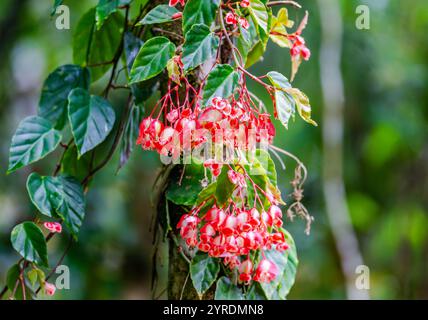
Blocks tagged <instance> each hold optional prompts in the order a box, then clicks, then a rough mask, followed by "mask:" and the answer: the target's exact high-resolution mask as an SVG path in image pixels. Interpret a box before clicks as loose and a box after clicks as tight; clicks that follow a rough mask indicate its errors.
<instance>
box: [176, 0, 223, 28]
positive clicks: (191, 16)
mask: <svg viewBox="0 0 428 320" xmlns="http://www.w3.org/2000/svg"><path fill="white" fill-rule="evenodd" d="M219 5H220V0H188V1H187V2H186V6H185V7H184V11H183V33H184V34H186V33H187V31H189V30H190V28H191V27H192V26H193V25H195V24H200V23H202V24H205V25H207V26H209V27H210V26H211V24H212V23H213V22H214V20H215V17H216V15H217V10H218V7H219Z"/></svg>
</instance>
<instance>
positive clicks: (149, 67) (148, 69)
mask: <svg viewBox="0 0 428 320" xmlns="http://www.w3.org/2000/svg"><path fill="white" fill-rule="evenodd" d="M174 52H175V45H174V44H173V43H172V42H171V41H169V40H168V38H165V37H154V38H152V39H150V40H149V41H147V42H146V43H145V44H144V45H143V46H142V47H141V49H140V52H139V53H138V55H137V58H136V59H135V61H134V64H133V66H132V70H131V74H130V83H136V82H140V81H144V80H147V79H150V78H153V77H155V76H156V75H158V74H159V73H161V72H162V70H163V69H165V68H166V65H167V63H168V61H169V59H171V58H172V56H173V55H174Z"/></svg>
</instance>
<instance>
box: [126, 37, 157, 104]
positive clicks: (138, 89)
mask: <svg viewBox="0 0 428 320" xmlns="http://www.w3.org/2000/svg"><path fill="white" fill-rule="evenodd" d="M143 44H144V42H143V40H141V39H140V38H138V37H136V36H134V35H133V34H132V33H131V32H127V33H125V37H124V52H125V60H126V66H127V69H128V74H129V73H131V69H132V65H133V64H134V61H135V58H136V57H137V55H138V52H139V51H140V48H141V47H142V46H143ZM157 86H158V80H157V79H150V80H147V81H143V82H139V83H134V84H132V85H131V91H132V94H133V96H134V101H135V104H137V105H139V104H141V103H143V102H145V101H146V100H147V99H148V98H150V97H151V96H152V94H153V93H154V92H155V91H156V89H157Z"/></svg>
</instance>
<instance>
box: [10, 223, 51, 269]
mask: <svg viewBox="0 0 428 320" xmlns="http://www.w3.org/2000/svg"><path fill="white" fill-rule="evenodd" d="M10 240H11V242H12V247H13V248H14V249H15V250H16V251H17V252H18V253H19V254H20V255H21V256H22V257H23V258H24V259H25V260H27V261H30V262H34V263H37V264H39V265H43V266H46V267H47V266H48V253H47V248H46V240H45V237H44V236H43V233H42V231H41V230H40V228H39V227H38V226H37V225H35V224H34V223H33V222H28V221H27V222H23V223H21V224H18V225H17V226H16V227H15V228H13V230H12V233H11V236H10Z"/></svg>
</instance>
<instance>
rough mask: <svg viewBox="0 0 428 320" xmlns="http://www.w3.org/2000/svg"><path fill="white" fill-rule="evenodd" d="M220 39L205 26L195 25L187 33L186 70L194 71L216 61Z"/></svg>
mask: <svg viewBox="0 0 428 320" xmlns="http://www.w3.org/2000/svg"><path fill="white" fill-rule="evenodd" d="M218 45H219V38H218V37H217V36H216V35H215V34H214V33H213V32H211V31H210V29H209V28H208V27H207V26H206V25H203V24H195V25H194V26H192V28H191V29H190V30H189V32H187V33H186V40H185V42H184V44H183V64H184V69H185V70H190V69H194V68H196V67H197V66H199V65H201V64H202V63H204V62H206V61H209V60H211V59H215V57H216V53H217V49H218Z"/></svg>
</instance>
